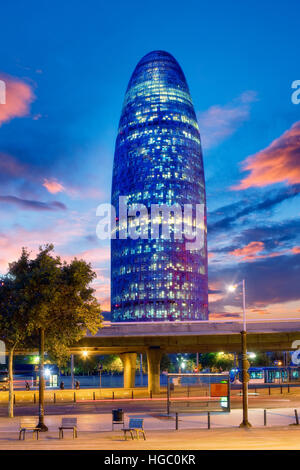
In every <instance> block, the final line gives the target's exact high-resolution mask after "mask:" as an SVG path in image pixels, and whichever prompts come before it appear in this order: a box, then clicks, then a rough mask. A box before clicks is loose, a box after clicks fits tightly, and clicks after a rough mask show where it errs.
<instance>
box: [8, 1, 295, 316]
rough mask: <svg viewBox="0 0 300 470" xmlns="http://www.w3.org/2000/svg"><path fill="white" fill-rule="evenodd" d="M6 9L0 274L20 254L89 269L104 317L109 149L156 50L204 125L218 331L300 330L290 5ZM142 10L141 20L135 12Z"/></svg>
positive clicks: (36, 5) (16, 5)
mask: <svg viewBox="0 0 300 470" xmlns="http://www.w3.org/2000/svg"><path fill="white" fill-rule="evenodd" d="M280 3H281V6H279V2H274V1H264V2H261V1H258V0H253V1H251V2H250V1H248V0H247V1H244V2H238V1H227V2H223V1H214V2H199V0H198V1H196V0H191V1H189V2H187V3H184V2H181V1H179V0H173V1H170V0H166V1H161V0H160V1H158V0H153V1H152V2H151V3H145V4H142V2H140V1H139V2H138V1H130V0H129V1H127V2H121V1H114V0H112V1H111V2H104V1H101V0H100V1H99V0H98V1H96V0H87V1H86V2H84V3H83V2H79V1H76V0H75V1H72V2H59V1H57V0H53V1H51V2H50V1H42V2H41V1H35V0H32V1H31V2H30V3H29V4H28V3H27V2H24V1H15V2H10V3H9V2H7V3H6V5H5V6H2V7H1V28H0V40H1V52H0V79H2V80H4V81H5V83H6V85H7V103H6V105H3V104H0V273H5V272H6V270H7V267H8V263H9V262H11V261H13V260H14V259H16V257H18V256H19V254H20V250H21V247H22V246H26V247H28V248H29V249H31V250H32V252H33V253H35V252H36V250H37V249H38V247H39V245H42V244H45V243H54V245H55V248H56V252H57V253H58V254H60V255H61V256H62V257H63V258H65V259H67V260H69V259H71V258H72V257H73V256H77V257H82V258H84V259H85V260H87V261H90V262H91V263H92V265H93V267H94V269H95V270H96V272H97V276H98V277H97V281H96V282H95V288H96V290H97V296H98V298H99V299H100V300H101V304H102V308H103V309H104V310H109V309H110V298H109V294H110V272H109V264H110V250H109V243H108V242H101V241H99V240H98V239H97V237H96V225H97V222H98V218H97V217H96V207H97V206H98V204H100V203H103V202H110V190H111V172H112V163H113V154H114V145H115V138H116V135H117V128H118V121H119V118H120V114H121V108H122V103H123V98H124V94H125V90H126V87H127V84H128V81H129V79H130V76H131V74H132V72H133V70H134V67H135V66H136V64H137V62H138V61H139V60H140V59H141V57H142V56H143V55H145V54H146V53H148V52H150V51H152V50H156V49H162V50H166V51H168V52H170V53H171V54H172V55H173V56H174V57H175V58H176V59H177V60H178V62H179V64H180V65H181V67H182V69H183V71H184V73H185V76H186V79H187V82H188V84H189V87H190V92H191V95H192V99H193V102H194V107H195V110H196V112H197V116H198V122H199V128H200V133H201V138H202V146H203V156H204V165H205V173H206V185H207V204H208V243H209V286H210V312H211V318H238V316H239V314H240V305H241V297H240V293H238V294H237V296H234V295H232V294H230V295H229V294H227V292H226V285H227V284H230V283H232V282H238V281H239V280H241V279H243V278H245V279H246V286H247V309H248V316H249V318H260V319H271V318H299V319H300V104H299V105H295V104H293V103H292V101H291V95H292V92H293V90H292V88H291V85H292V82H293V81H294V80H300V67H299V14H300V5H299V3H298V2H297V1H296V0H295V1H289V0H288V1H286V2H280ZM28 5H30V8H29V6H28ZM142 5H144V6H142Z"/></svg>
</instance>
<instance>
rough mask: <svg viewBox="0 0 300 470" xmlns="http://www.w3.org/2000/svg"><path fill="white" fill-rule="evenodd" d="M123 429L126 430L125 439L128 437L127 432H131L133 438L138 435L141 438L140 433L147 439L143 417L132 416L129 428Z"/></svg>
mask: <svg viewBox="0 0 300 470" xmlns="http://www.w3.org/2000/svg"><path fill="white" fill-rule="evenodd" d="M122 431H123V432H124V437H125V440H126V439H127V433H128V432H129V433H130V436H131V439H134V437H136V438H137V439H139V438H140V436H139V435H140V433H141V435H142V436H143V437H144V440H146V435H145V431H144V420H143V419H142V418H130V419H129V424H128V428H123V429H122Z"/></svg>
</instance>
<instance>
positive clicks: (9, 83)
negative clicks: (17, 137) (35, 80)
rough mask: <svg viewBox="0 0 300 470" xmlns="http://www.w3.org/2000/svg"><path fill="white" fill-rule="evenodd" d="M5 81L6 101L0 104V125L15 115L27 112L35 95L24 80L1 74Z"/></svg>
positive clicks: (19, 115) (20, 115)
mask: <svg viewBox="0 0 300 470" xmlns="http://www.w3.org/2000/svg"><path fill="white" fill-rule="evenodd" d="M1 80H3V81H4V83H5V88H6V100H5V101H6V102H5V104H0V126H1V124H3V123H4V122H7V121H10V120H11V119H13V118H15V117H22V116H26V115H28V114H29V110H30V104H31V103H32V101H34V99H35V96H34V93H33V91H32V88H31V87H30V86H29V85H28V84H27V83H25V82H23V81H21V80H19V79H17V78H14V77H9V76H7V75H1Z"/></svg>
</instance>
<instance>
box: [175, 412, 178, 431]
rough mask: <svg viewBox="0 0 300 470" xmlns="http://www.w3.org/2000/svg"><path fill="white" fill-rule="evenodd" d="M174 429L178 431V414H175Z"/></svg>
mask: <svg viewBox="0 0 300 470" xmlns="http://www.w3.org/2000/svg"><path fill="white" fill-rule="evenodd" d="M175 429H176V431H178V413H175Z"/></svg>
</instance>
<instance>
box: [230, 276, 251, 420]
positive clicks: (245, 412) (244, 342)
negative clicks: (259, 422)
mask: <svg viewBox="0 0 300 470" xmlns="http://www.w3.org/2000/svg"><path fill="white" fill-rule="evenodd" d="M239 285H242V290H243V330H242V331H241V341H242V379H243V382H242V386H243V421H242V422H241V424H240V428H250V427H251V424H250V423H249V420H248V382H249V374H248V369H249V366H250V364H249V361H248V359H247V324H246V283H245V279H243V280H242V282H239V283H238V284H235V285H232V286H229V287H228V290H229V292H234V291H235V290H236V288H237V287H238V286H239Z"/></svg>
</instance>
